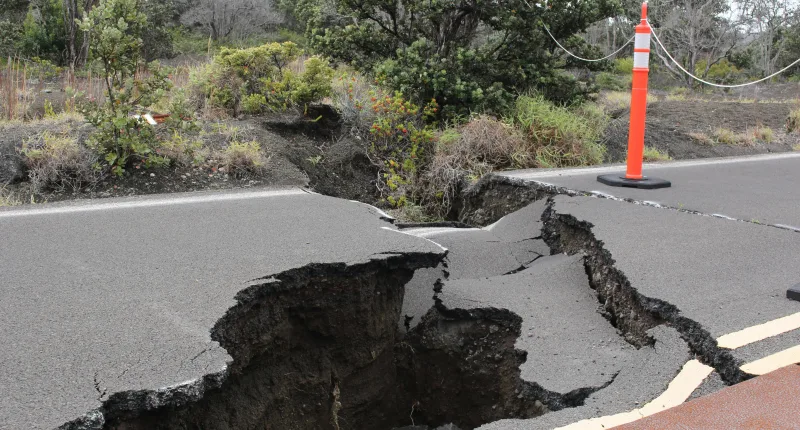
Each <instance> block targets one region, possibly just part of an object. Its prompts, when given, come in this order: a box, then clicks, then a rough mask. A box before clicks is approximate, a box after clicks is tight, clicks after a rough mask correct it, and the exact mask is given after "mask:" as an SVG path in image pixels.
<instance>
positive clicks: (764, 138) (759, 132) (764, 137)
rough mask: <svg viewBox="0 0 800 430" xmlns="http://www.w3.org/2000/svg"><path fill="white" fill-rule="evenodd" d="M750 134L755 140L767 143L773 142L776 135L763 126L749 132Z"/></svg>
mask: <svg viewBox="0 0 800 430" xmlns="http://www.w3.org/2000/svg"><path fill="white" fill-rule="evenodd" d="M748 134H750V135H751V136H753V138H754V139H755V140H759V141H761V142H766V143H770V142H772V140H773V139H774V138H775V133H773V131H772V129H771V128H769V127H765V126H762V125H759V126H757V127H755V128H753V129H751V130H749V132H748Z"/></svg>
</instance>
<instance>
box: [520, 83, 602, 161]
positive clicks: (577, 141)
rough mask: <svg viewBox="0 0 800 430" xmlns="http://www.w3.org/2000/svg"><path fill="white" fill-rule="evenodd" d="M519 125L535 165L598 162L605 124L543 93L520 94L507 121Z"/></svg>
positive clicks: (600, 155)
mask: <svg viewBox="0 0 800 430" xmlns="http://www.w3.org/2000/svg"><path fill="white" fill-rule="evenodd" d="M507 122H509V123H511V124H514V125H515V126H517V127H519V129H520V130H521V132H522V133H523V135H524V136H525V137H526V138H527V140H528V142H529V143H530V145H531V146H530V154H531V155H533V156H534V158H535V160H536V165H537V166H538V167H573V166H589V165H594V164H600V163H602V162H603V158H604V157H605V152H606V148H605V146H603V145H602V144H600V143H599V141H600V137H601V136H602V133H603V130H604V126H602V127H601V126H600V124H599V123H598V122H597V121H594V120H587V119H586V118H584V117H581V116H580V115H578V114H576V113H575V112H573V111H571V110H569V109H567V108H566V107H563V106H556V105H554V104H552V103H550V102H548V101H547V100H545V99H544V98H543V97H542V96H539V95H536V96H522V97H520V98H519V99H518V100H517V104H516V106H515V111H514V113H513V115H512V117H511V118H509V120H508V121H507Z"/></svg>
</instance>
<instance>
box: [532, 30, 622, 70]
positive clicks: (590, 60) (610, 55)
mask: <svg viewBox="0 0 800 430" xmlns="http://www.w3.org/2000/svg"><path fill="white" fill-rule="evenodd" d="M542 27H544V31H546V32H547V34H549V35H550V38H551V39H553V42H556V45H558V47H559V48H561V49H562V50H564V52H566V53H567V54H569V55H571V56H573V57H575V58H577V59H579V60H581V61H588V62H590V63H594V62H596V61H603V60H607V59H609V58H611V57H613V56H615V55H617V54H619V52H620V51H622V50H623V49H625V47H626V46H628V45H630V43H631V42H633V39H634V38H635V37H636V36H633V37H631V38H630V39H628V41H627V42H625V44H624V45H622V46H621V47H620V48H619V49H617V50H616V51H614V52H612V53H611V54H609V55H606V56H605V57H603V58H598V59H595V60H592V59H589V58H583V57H579V56H577V55H575V54H573V53H572V52H569V50H568V49H567V48H565V47H563V46H561V44H560V43H558V40H556V38H555V37H553V34H552V33H550V29H549V28H547V26H546V25H544V23H542Z"/></svg>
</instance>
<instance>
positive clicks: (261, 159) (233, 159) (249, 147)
mask: <svg viewBox="0 0 800 430" xmlns="http://www.w3.org/2000/svg"><path fill="white" fill-rule="evenodd" d="M221 160H222V166H223V167H224V168H225V172H227V173H229V174H230V175H231V176H234V177H236V178H244V177H247V176H249V175H251V174H258V173H260V172H262V171H263V169H264V168H265V167H266V164H267V158H266V157H265V156H264V154H263V153H262V152H261V145H260V144H259V143H258V142H256V141H250V142H238V141H233V142H231V143H230V144H228V146H227V147H226V148H225V149H224V150H222V152H221Z"/></svg>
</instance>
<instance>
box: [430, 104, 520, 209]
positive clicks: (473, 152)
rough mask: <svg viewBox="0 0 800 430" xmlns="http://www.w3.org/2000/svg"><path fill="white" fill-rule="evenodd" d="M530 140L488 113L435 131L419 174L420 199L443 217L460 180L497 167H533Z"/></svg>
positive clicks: (468, 178) (458, 187)
mask: <svg viewBox="0 0 800 430" xmlns="http://www.w3.org/2000/svg"><path fill="white" fill-rule="evenodd" d="M535 165H536V160H535V157H534V154H533V152H532V145H531V143H530V142H529V141H528V140H527V139H525V137H524V136H523V135H522V133H520V132H519V130H517V129H516V128H514V127H513V126H511V125H508V124H505V123H503V122H502V121H498V120H497V119H495V118H492V117H488V116H477V117H475V118H473V119H472V120H471V121H469V122H468V123H466V124H463V125H461V126H459V127H456V128H451V129H447V130H445V131H443V132H441V133H440V134H439V139H438V142H437V144H436V152H435V154H434V156H433V158H432V160H431V162H430V163H429V165H428V166H427V169H426V171H425V173H424V174H423V175H422V177H421V181H420V184H419V187H418V195H419V199H420V202H421V203H422V204H423V206H424V207H425V208H426V209H427V210H428V211H429V212H431V213H433V214H435V215H436V216H438V217H445V216H446V215H447V213H448V212H449V211H450V208H451V206H452V203H453V200H454V199H455V197H456V195H457V194H458V192H459V191H460V187H461V184H462V181H464V180H467V181H475V180H477V179H479V178H480V177H482V176H483V175H485V174H487V173H491V172H492V171H494V170H499V169H511V168H526V167H534V166H535Z"/></svg>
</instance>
